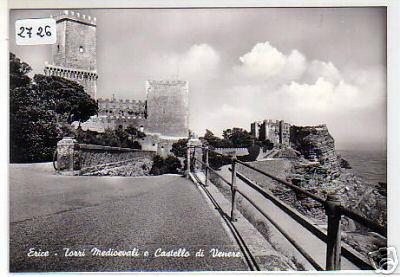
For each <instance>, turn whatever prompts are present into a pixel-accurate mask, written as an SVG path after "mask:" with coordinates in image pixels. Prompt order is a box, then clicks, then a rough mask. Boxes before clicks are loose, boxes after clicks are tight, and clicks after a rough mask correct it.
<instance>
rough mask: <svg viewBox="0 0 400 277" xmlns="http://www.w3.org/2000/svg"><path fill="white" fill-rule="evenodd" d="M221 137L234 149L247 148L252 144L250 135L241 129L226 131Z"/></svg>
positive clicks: (252, 140)
mask: <svg viewBox="0 0 400 277" xmlns="http://www.w3.org/2000/svg"><path fill="white" fill-rule="evenodd" d="M222 136H223V137H224V139H226V140H229V141H230V142H231V143H232V145H233V147H236V148H241V147H249V146H251V145H253V142H254V139H253V137H252V136H251V134H250V133H249V132H247V131H246V130H244V129H242V128H233V129H226V130H224V131H223V134H222Z"/></svg>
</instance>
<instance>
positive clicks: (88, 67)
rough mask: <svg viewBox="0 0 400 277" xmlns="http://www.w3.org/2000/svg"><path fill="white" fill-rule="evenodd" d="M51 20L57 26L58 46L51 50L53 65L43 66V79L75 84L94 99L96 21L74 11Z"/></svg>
mask: <svg viewBox="0 0 400 277" xmlns="http://www.w3.org/2000/svg"><path fill="white" fill-rule="evenodd" d="M52 17H53V18H54V19H55V20H56V23H57V43H55V44H53V45H52V46H51V54H52V55H51V56H52V61H51V63H48V62H45V69H44V72H45V75H47V76H60V77H64V78H67V79H70V80H73V81H76V82H77V83H79V84H81V85H82V86H83V87H84V89H85V91H86V93H88V94H89V95H90V96H91V97H92V98H94V99H96V92H97V85H96V83H97V78H98V75H97V66H96V18H92V17H91V16H86V15H84V14H80V13H79V12H74V11H63V12H61V13H60V14H57V15H55V16H52Z"/></svg>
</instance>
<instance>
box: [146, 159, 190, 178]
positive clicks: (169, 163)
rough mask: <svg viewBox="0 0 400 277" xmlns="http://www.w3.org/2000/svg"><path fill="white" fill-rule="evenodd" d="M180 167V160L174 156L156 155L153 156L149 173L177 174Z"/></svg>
mask: <svg viewBox="0 0 400 277" xmlns="http://www.w3.org/2000/svg"><path fill="white" fill-rule="evenodd" d="M181 169H182V165H181V162H180V161H179V159H178V158H177V157H175V156H172V155H170V156H168V157H167V158H166V159H164V158H163V157H161V156H160V155H157V156H155V157H154V158H153V166H152V168H151V170H150V174H151V175H162V174H167V173H172V174H177V173H179V171H180V170H181Z"/></svg>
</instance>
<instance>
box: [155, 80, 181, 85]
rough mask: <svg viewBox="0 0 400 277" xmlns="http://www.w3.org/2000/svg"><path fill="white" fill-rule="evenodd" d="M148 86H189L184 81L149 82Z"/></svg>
mask: <svg viewBox="0 0 400 277" xmlns="http://www.w3.org/2000/svg"><path fill="white" fill-rule="evenodd" d="M147 83H148V85H150V86H156V85H163V86H176V85H182V86H184V85H187V84H188V81H182V80H147Z"/></svg>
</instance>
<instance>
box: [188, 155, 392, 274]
mask: <svg viewBox="0 0 400 277" xmlns="http://www.w3.org/2000/svg"><path fill="white" fill-rule="evenodd" d="M191 148H201V149H202V150H203V153H204V154H203V155H204V161H201V160H199V159H196V158H195V157H194V156H193V159H194V162H197V163H199V164H200V165H201V166H202V167H203V169H204V171H205V186H207V185H208V182H209V178H210V177H209V175H210V172H212V173H213V174H215V175H216V176H217V177H219V178H220V179H221V180H223V181H224V183H226V184H227V185H228V186H230V187H231V196H232V201H231V217H230V220H231V221H232V222H234V221H236V220H237V218H236V213H237V208H236V196H237V195H236V194H237V193H239V194H241V195H242V196H243V197H244V198H245V199H247V201H248V202H249V203H251V204H252V205H253V206H254V207H255V208H256V209H257V210H258V211H259V212H260V213H261V214H262V215H263V216H264V217H266V218H267V219H268V220H269V221H270V222H271V223H272V224H273V225H274V226H275V227H276V228H277V229H278V230H279V231H280V232H281V233H282V235H284V236H285V237H286V238H287V239H288V240H289V242H291V243H292V245H293V246H294V247H295V248H296V249H297V250H298V251H299V252H300V253H301V254H302V255H303V256H304V257H305V258H306V259H307V260H308V261H309V262H310V263H311V264H312V265H313V266H314V267H315V268H316V269H317V270H323V269H322V268H321V267H320V266H319V265H318V263H316V262H315V260H314V259H313V258H312V257H311V256H310V255H309V254H308V253H306V251H305V250H304V249H303V248H302V247H301V246H300V245H299V244H298V243H297V242H295V241H294V240H293V239H291V238H290V235H289V234H287V233H286V232H285V230H283V229H282V228H280V227H279V225H278V224H276V222H274V221H273V220H272V219H271V217H269V216H268V214H266V213H265V212H264V211H263V210H262V209H261V208H260V207H259V206H258V205H257V204H256V203H255V202H254V201H253V200H252V199H251V198H250V197H249V196H248V195H246V194H245V193H243V192H242V191H240V190H239V189H238V188H237V185H236V178H237V170H236V165H237V164H241V165H243V166H245V167H247V168H249V169H252V170H254V171H256V172H258V173H260V174H262V175H264V176H266V177H269V178H271V179H273V180H275V181H277V182H279V183H281V184H283V185H285V186H287V187H289V188H291V189H292V190H293V191H295V192H297V193H301V194H303V195H306V196H307V197H310V198H311V199H313V200H315V201H317V202H319V203H320V204H322V205H323V207H324V209H325V212H326V215H327V217H328V232H327V236H326V240H325V242H326V245H327V247H326V268H325V270H340V266H341V249H342V246H341V226H340V220H341V218H342V216H347V217H348V218H350V219H353V220H355V221H357V222H358V223H360V224H362V225H364V226H366V227H367V228H369V229H371V230H373V231H374V232H376V233H378V234H380V235H382V236H384V237H387V230H386V228H385V227H383V226H381V225H379V224H377V223H375V222H374V221H372V220H370V219H368V218H365V217H364V216H362V215H360V214H359V213H356V212H354V211H352V210H350V209H348V208H346V207H343V206H342V205H341V202H340V197H339V196H338V195H336V194H330V195H328V196H327V198H326V199H323V198H321V197H320V196H318V195H315V194H313V193H310V192H309V191H307V190H304V189H302V188H299V187H298V186H295V185H293V184H292V183H289V182H287V181H285V180H282V179H280V178H278V177H276V176H273V175H271V174H269V173H267V172H264V171H262V170H260V169H258V168H255V167H253V166H251V165H249V164H247V163H245V162H242V161H239V160H237V158H236V157H235V156H226V155H223V154H221V153H218V152H214V151H213V150H211V149H209V148H208V147H188V149H187V161H188V163H187V164H188V165H189V166H188V167H187V171H186V174H187V176H188V174H189V172H190V167H191V166H190V165H191V163H190V158H191V157H190V154H191V151H190V149H191ZM209 151H213V153H215V154H216V155H220V156H225V157H230V158H231V166H232V170H231V171H232V179H231V182H229V181H228V180H226V179H225V178H224V177H223V176H221V175H220V174H218V173H217V172H216V171H215V170H214V169H212V168H211V167H210V165H209V158H208V157H209ZM258 192H259V193H260V191H258ZM260 194H261V195H263V196H264V197H266V196H265V195H264V194H262V193H260Z"/></svg>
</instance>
